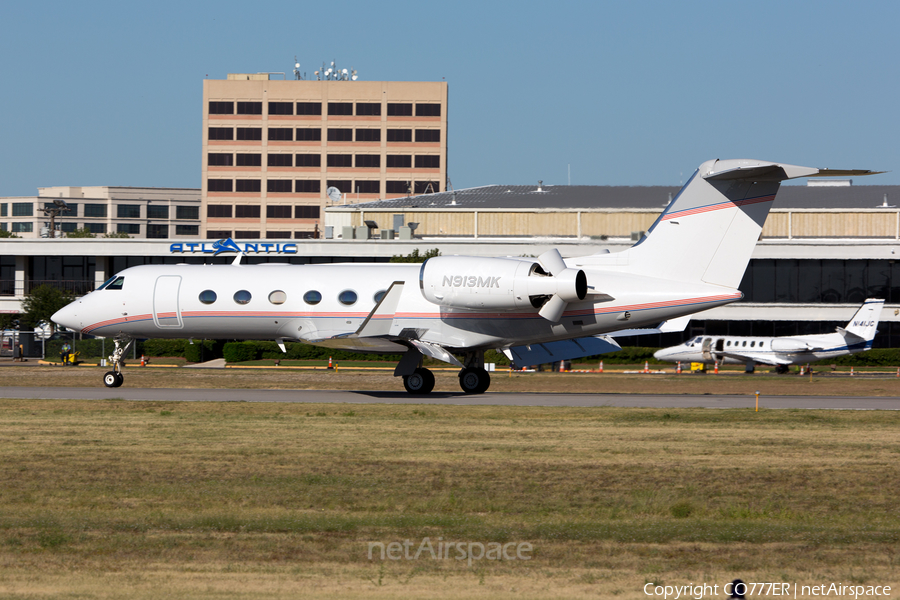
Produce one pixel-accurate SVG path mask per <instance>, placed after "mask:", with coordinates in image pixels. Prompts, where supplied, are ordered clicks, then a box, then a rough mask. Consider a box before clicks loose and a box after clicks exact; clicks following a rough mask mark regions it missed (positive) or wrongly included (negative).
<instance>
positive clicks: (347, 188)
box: [327, 179, 353, 194]
mask: <svg viewBox="0 0 900 600" xmlns="http://www.w3.org/2000/svg"><path fill="white" fill-rule="evenodd" d="M327 183H328V187H333V188H337V189H338V190H339V191H340V192H341V193H342V194H349V193H350V192H352V191H353V182H352V181H343V180H335V179H329V180H328V182H327Z"/></svg>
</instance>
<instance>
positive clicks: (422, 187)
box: [413, 181, 441, 194]
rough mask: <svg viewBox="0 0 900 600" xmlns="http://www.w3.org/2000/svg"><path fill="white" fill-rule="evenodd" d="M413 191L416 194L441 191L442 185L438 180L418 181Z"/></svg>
mask: <svg viewBox="0 0 900 600" xmlns="http://www.w3.org/2000/svg"><path fill="white" fill-rule="evenodd" d="M413 191H414V192H415V193H416V194H436V193H438V192H439V191H441V186H440V184H438V182H436V181H417V182H416V186H415V188H414V189H413Z"/></svg>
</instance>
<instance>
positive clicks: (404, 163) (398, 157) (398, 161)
mask: <svg viewBox="0 0 900 600" xmlns="http://www.w3.org/2000/svg"><path fill="white" fill-rule="evenodd" d="M410 167H412V156H410V155H409V154H388V155H387V168H388V169H409V168H410Z"/></svg>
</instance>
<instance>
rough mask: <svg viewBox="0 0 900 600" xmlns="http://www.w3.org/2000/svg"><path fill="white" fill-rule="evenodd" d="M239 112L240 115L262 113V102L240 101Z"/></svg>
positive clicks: (238, 104)
mask: <svg viewBox="0 0 900 600" xmlns="http://www.w3.org/2000/svg"><path fill="white" fill-rule="evenodd" d="M237 114H239V115H261V114H262V102H238V103H237Z"/></svg>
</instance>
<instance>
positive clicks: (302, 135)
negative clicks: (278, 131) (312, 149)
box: [297, 127, 322, 142]
mask: <svg viewBox="0 0 900 600" xmlns="http://www.w3.org/2000/svg"><path fill="white" fill-rule="evenodd" d="M297 141H298V142H321V141H322V130H321V129H318V128H315V129H313V128H309V127H298V128H297Z"/></svg>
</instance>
